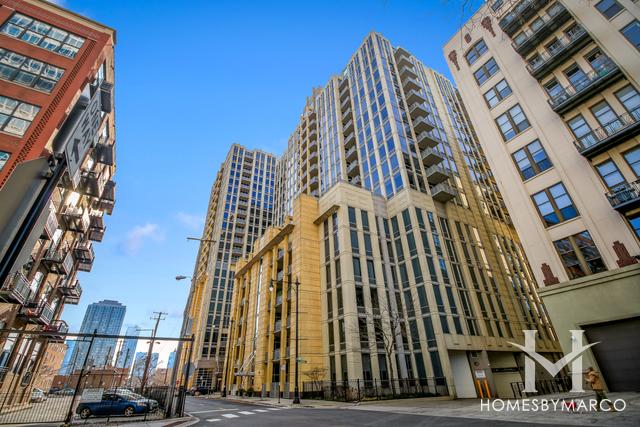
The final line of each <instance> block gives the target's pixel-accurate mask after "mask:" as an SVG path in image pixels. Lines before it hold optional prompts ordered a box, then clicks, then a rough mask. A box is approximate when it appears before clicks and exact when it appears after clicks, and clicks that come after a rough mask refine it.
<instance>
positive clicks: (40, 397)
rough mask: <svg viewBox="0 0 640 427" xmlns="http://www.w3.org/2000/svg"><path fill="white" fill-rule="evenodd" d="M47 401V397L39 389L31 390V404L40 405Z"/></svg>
mask: <svg viewBox="0 0 640 427" xmlns="http://www.w3.org/2000/svg"><path fill="white" fill-rule="evenodd" d="M45 400H47V395H46V394H44V391H42V390H40V389H39V388H34V389H33V390H31V403H40V402H44V401H45Z"/></svg>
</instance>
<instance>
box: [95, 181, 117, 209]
mask: <svg viewBox="0 0 640 427" xmlns="http://www.w3.org/2000/svg"><path fill="white" fill-rule="evenodd" d="M115 204H116V183H115V182H113V181H112V180H109V181H107V183H106V184H105V185H104V191H103V193H102V197H101V198H100V202H99V203H98V206H99V208H100V210H102V211H104V212H105V213H106V214H107V215H111V213H112V212H113V207H114V206H115Z"/></svg>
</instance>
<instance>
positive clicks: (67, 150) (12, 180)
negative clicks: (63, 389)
mask: <svg viewBox="0 0 640 427" xmlns="http://www.w3.org/2000/svg"><path fill="white" fill-rule="evenodd" d="M114 45H115V31H114V30H113V29H111V28H108V27H106V26H104V25H102V24H100V23H97V22H94V21H92V20H90V19H87V18H85V17H83V16H80V15H77V14H75V13H73V12H70V11H68V10H65V9H63V8H61V7H58V6H56V5H54V4H52V3H48V2H43V1H39V0H20V1H17V0H0V329H5V330H6V329H10V330H12V331H15V332H10V331H5V332H4V333H0V394H1V393H8V395H7V396H8V397H6V398H5V399H4V402H3V405H4V406H5V407H6V406H7V405H12V404H14V403H15V404H18V403H20V402H21V401H24V400H25V399H28V397H29V394H30V389H31V388H32V387H33V386H34V378H35V377H36V376H37V375H38V372H39V369H40V367H41V365H42V364H43V355H44V354H45V352H46V351H47V346H48V345H49V344H50V343H52V342H61V341H63V340H64V338H65V336H64V332H66V331H67V325H66V323H65V322H64V321H62V320H60V316H61V314H62V311H63V309H64V305H65V304H77V303H78V302H79V299H80V295H81V293H82V288H81V287H80V284H79V282H78V277H77V273H78V271H85V272H87V271H90V270H91V267H92V265H93V260H94V251H93V243H94V242H99V241H101V240H102V237H103V235H104V231H105V222H104V215H105V214H111V211H112V209H113V207H114V203H115V182H114V181H113V175H114V173H115V145H114V144H115V142H114V141H115V122H114V118H115V115H114V109H113V83H114V62H113V61H114ZM18 330H21V331H27V332H29V331H40V332H41V331H44V332H46V333H47V335H37V334H23V333H21V332H18Z"/></svg>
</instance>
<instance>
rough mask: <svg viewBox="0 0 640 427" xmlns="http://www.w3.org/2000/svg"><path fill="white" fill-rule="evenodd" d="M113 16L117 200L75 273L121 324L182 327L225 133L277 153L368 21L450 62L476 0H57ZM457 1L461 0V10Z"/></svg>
mask: <svg viewBox="0 0 640 427" xmlns="http://www.w3.org/2000/svg"><path fill="white" fill-rule="evenodd" d="M58 3H62V5H63V6H64V7H66V8H69V9H71V10H73V11H75V12H78V13H81V14H84V15H86V16H88V17H90V18H92V19H94V20H97V21H99V22H102V23H104V24H106V25H109V26H111V27H113V28H115V29H116V30H117V45H116V82H115V88H116V89H115V90H116V97H115V99H116V141H117V142H116V144H117V173H116V177H115V180H116V182H117V190H116V198H117V201H116V206H115V209H114V211H113V216H112V217H109V218H107V232H106V234H105V238H104V240H103V242H102V243H100V244H98V245H96V262H95V263H94V267H93V270H92V272H91V273H80V282H81V284H82V287H83V289H84V293H83V295H82V300H81V303H80V304H79V305H78V306H67V307H66V308H65V313H64V316H63V318H65V319H66V320H67V321H68V322H69V323H70V325H71V328H72V330H74V331H75V330H77V329H79V327H80V323H81V322H82V317H83V315H84V311H85V309H86V306H87V305H88V304H90V303H92V302H96V301H99V300H102V299H116V300H118V301H120V302H122V303H123V304H125V305H126V306H127V314H126V317H125V325H128V324H138V325H141V326H142V327H150V326H151V325H152V322H151V320H150V319H149V317H150V316H151V314H152V312H153V311H156V310H162V311H165V312H168V313H169V315H168V317H167V319H166V320H165V321H164V322H162V323H161V326H160V332H159V334H160V335H165V336H167V335H171V336H176V335H178V333H179V330H180V324H181V317H182V310H183V307H184V303H185V300H186V295H187V291H188V281H182V282H176V281H175V279H174V277H175V276H176V275H177V274H184V275H190V274H191V272H192V271H193V265H194V261H195V255H196V251H197V244H196V243H195V242H188V241H187V240H186V237H187V236H199V235H200V233H201V230H202V225H203V222H202V221H203V218H204V215H205V212H206V207H207V202H208V198H209V191H210V188H211V184H212V183H213V179H214V177H215V173H216V171H217V169H218V166H219V165H220V163H221V162H222V161H223V160H224V157H225V155H226V152H227V150H228V147H229V145H230V144H231V143H234V142H237V143H240V144H243V145H246V146H248V147H254V148H261V149H264V150H267V151H271V152H274V153H278V154H280V153H281V152H282V151H283V149H284V147H285V145H286V141H287V137H288V136H289V134H290V132H291V131H292V130H293V129H294V127H295V124H296V122H297V119H298V117H299V114H300V113H301V111H302V107H303V106H304V101H305V98H306V97H307V96H308V95H309V94H310V93H311V89H312V87H314V86H322V85H324V84H325V83H326V82H327V80H328V78H329V77H330V76H331V75H332V74H338V73H340V72H341V71H342V69H343V67H344V66H345V65H346V64H347V61H348V60H349V58H350V56H351V55H352V54H353V52H354V51H355V49H356V48H357V47H358V46H359V45H360V43H361V42H362V40H363V38H364V37H365V36H366V34H367V33H368V32H370V31H372V30H375V31H378V32H380V33H382V34H383V35H385V36H386V37H387V38H389V39H390V40H391V42H392V44H393V45H396V46H398V45H399V46H403V47H404V48H406V49H407V50H409V51H410V52H412V53H413V54H415V55H416V56H417V57H418V58H420V59H421V60H422V61H423V62H425V63H426V64H427V65H429V66H431V67H432V68H434V69H436V70H438V71H440V72H442V73H444V74H445V75H447V76H450V74H449V70H448V69H447V66H446V63H445V60H444V56H443V54H442V46H443V44H444V43H445V42H446V41H448V40H449V38H450V37H451V36H452V35H453V34H454V33H455V32H456V31H457V30H458V28H459V27H460V26H461V24H462V23H463V22H464V21H463V17H468V16H469V12H470V10H469V9H471V8H474V7H477V5H478V4H479V3H480V0H475V2H474V1H473V0H471V1H465V0H448V1H445V0H423V1H395V0H386V1H384V0H368V1H349V2H346V1H335V2H329V1H327V2H319V1H317V2H313V1H312V2H300V1H297V2H278V3H276V2H240V1H195V0H189V1H184V2H179V3H176V2H168V1H166V2H165V1H160V0H154V1H151V0H144V1H130V0H110V1H86V0H85V1H80V0H78V1H75V0H66V1H64V2H60V1H58ZM463 3H471V5H470V6H467V8H468V9H467V10H466V11H464V13H463V10H462V4H463Z"/></svg>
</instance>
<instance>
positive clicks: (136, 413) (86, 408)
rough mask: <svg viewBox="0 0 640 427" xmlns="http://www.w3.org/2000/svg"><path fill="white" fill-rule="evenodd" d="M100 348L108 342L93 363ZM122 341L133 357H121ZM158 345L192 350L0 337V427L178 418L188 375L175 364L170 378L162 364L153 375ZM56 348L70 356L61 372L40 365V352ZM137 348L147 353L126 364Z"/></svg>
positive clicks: (34, 335)
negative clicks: (99, 356)
mask: <svg viewBox="0 0 640 427" xmlns="http://www.w3.org/2000/svg"><path fill="white" fill-rule="evenodd" d="M100 340H102V343H104V342H105V341H107V340H108V341H107V342H108V343H111V344H112V346H111V347H108V348H107V350H106V351H104V352H103V353H104V354H102V353H101V354H102V357H101V358H100V360H97V361H96V360H95V358H94V359H92V357H90V356H89V355H90V354H93V353H92V352H91V349H92V348H95V347H93V345H94V344H96V343H100V342H101V341H100ZM127 341H129V342H130V343H132V344H131V349H133V350H131V351H129V350H127V351H124V350H123V348H125V347H128V346H127ZM163 341H173V342H181V341H186V342H192V340H191V338H189V339H180V338H162V337H144V336H126V335H104V334H103V335H101V334H97V333H94V334H73V333H66V332H64V333H60V332H56V334H55V336H52V335H51V333H48V332H45V331H15V330H7V329H0V349H2V347H3V346H4V348H5V351H3V352H1V353H0V425H7V424H34V423H60V424H62V423H87V422H94V421H98V422H102V421H105V419H106V420H107V421H109V419H111V418H115V417H130V418H133V419H138V420H141V421H142V420H153V419H163V418H169V417H176V416H182V415H183V414H184V405H185V398H186V395H187V390H186V387H184V384H185V383H186V379H187V378H188V376H189V375H190V374H191V372H190V369H189V368H187V367H185V368H183V367H182V366H179V363H178V362H177V361H176V362H175V363H174V365H173V367H172V369H171V370H170V369H169V367H168V364H166V365H164V366H166V368H160V367H157V365H159V364H160V363H158V360H157V359H158V356H157V354H158V353H153V344H152V343H155V344H156V345H158V344H159V343H160V342H163ZM63 342H65V343H67V345H68V347H72V348H73V349H74V350H73V353H72V354H71V357H70V362H69V365H68V366H64V367H62V368H61V367H60V366H54V365H48V364H47V363H45V362H44V361H43V360H44V352H45V351H47V349H48V347H49V346H50V345H52V344H58V346H57V347H55V349H56V351H59V348H60V346H61V343H63ZM137 342H142V343H145V342H146V344H147V346H148V347H147V350H148V351H147V352H144V351H143V352H137V353H136V354H135V356H136V359H135V360H136V361H134V358H133V356H134V354H133V351H134V350H135V349H136V346H137ZM189 347H191V345H189ZM7 348H8V349H9V350H7ZM62 348H63V350H64V348H67V347H62ZM156 348H157V347H156ZM14 349H16V351H13V350H14ZM29 349H34V350H33V351H30V350H29ZM78 349H80V350H85V351H83V352H81V351H80V350H78ZM18 350H20V351H18ZM27 350H29V351H30V352H29V351H27ZM36 350H39V351H36ZM76 350H78V351H76ZM149 354H155V362H153V363H152V362H151V361H152V360H153V359H152V358H149V360H150V363H146V364H145V363H144V361H145V360H144V359H146V357H147V356H148V355H149ZM129 356H130V357H129ZM103 359H104V360H103ZM138 359H141V360H142V363H138V362H137V360H138ZM47 360H48V359H47ZM127 362H128V363H127ZM121 363H122V364H121Z"/></svg>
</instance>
